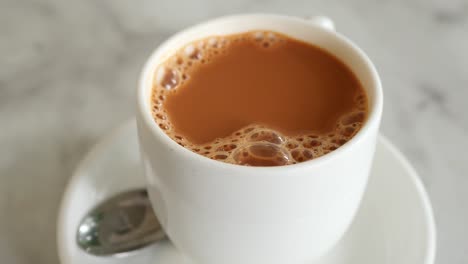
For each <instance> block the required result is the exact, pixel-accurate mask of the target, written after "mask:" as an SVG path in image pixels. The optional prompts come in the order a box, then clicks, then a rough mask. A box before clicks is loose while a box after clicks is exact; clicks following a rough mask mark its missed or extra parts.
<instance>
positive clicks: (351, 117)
mask: <svg viewBox="0 0 468 264" xmlns="http://www.w3.org/2000/svg"><path fill="white" fill-rule="evenodd" d="M365 117H366V114H365V113H364V112H363V111H359V112H352V113H349V114H347V115H345V116H344V117H342V119H341V123H342V124H343V125H350V124H353V123H362V122H364V118H365Z"/></svg>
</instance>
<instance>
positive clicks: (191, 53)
mask: <svg viewBox="0 0 468 264" xmlns="http://www.w3.org/2000/svg"><path fill="white" fill-rule="evenodd" d="M184 52H185V55H186V56H187V57H189V58H190V59H195V60H199V59H201V58H202V53H201V51H200V49H199V48H197V47H195V46H194V45H188V46H187V47H185V50H184ZM189 65H191V63H189Z"/></svg>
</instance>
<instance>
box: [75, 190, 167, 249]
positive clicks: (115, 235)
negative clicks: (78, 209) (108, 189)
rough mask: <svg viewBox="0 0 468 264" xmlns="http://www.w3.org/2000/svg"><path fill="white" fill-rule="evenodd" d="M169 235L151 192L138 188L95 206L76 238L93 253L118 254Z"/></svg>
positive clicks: (86, 217) (84, 220)
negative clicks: (166, 232) (150, 195)
mask: <svg viewBox="0 0 468 264" xmlns="http://www.w3.org/2000/svg"><path fill="white" fill-rule="evenodd" d="M164 238H165V234H164V231H163V230H162V228H161V225H160V224H159V221H158V219H157V218H156V216H155V214H154V212H153V209H152V208H151V203H150V201H149V199H148V193H147V192H146V190H144V189H137V190H132V191H127V192H124V193H120V194H117V195H116V196H113V197H111V198H110V199H108V200H106V201H104V202H102V203H101V204H99V205H97V206H96V207H95V208H94V209H92V210H91V211H90V212H89V213H88V214H87V215H86V216H85V217H84V218H83V220H82V221H81V222H80V224H79V226H78V231H77V237H76V241H77V244H78V246H79V247H80V248H82V249H83V250H85V251H86V252H88V253H90V254H92V255H99V256H103V255H115V254H121V253H128V252H129V251H133V250H136V249H140V248H143V247H145V246H147V245H149V244H152V243H155V242H157V241H160V240H162V239H164Z"/></svg>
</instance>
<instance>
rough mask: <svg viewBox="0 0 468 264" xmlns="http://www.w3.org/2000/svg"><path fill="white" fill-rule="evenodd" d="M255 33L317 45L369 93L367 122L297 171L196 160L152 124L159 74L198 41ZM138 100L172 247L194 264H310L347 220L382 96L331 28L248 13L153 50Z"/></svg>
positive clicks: (366, 66)
mask: <svg viewBox="0 0 468 264" xmlns="http://www.w3.org/2000/svg"><path fill="white" fill-rule="evenodd" d="M251 30H272V31H276V32H280V33H283V34H285V35H288V36H290V37H292V38H295V39H299V40H303V41H306V42H309V43H312V44H314V45H317V46H320V47H322V48H324V49H325V50H327V51H329V52H331V53H332V54H334V55H335V56H336V57H338V58H339V59H340V60H342V61H343V62H344V63H345V64H346V65H348V66H349V67H350V68H351V69H352V71H353V72H354V73H355V74H356V76H357V77H358V79H359V80H360V81H361V83H362V84H363V86H364V88H365V90H366V91H367V94H368V98H369V116H368V120H367V121H366V122H365V124H364V126H363V127H362V128H361V130H360V131H359V132H358V133H357V134H356V135H355V136H354V137H353V138H352V139H351V140H350V141H348V142H347V143H345V144H344V145H343V146H341V147H340V148H338V149H337V150H335V151H332V152H331V153H329V154H326V155H324V156H322V157H319V158H316V159H313V160H309V161H306V162H302V163H298V164H295V165H287V166H279V167H248V166H240V165H233V164H228V163H224V162H220V161H215V160H211V159H209V158H206V157H204V156H201V155H198V154H195V153H194V152H191V151H190V150H188V149H185V148H184V147H181V146H179V145H178V144H177V143H176V142H174V141H173V140H171V139H170V138H169V137H168V136H167V135H166V134H165V133H164V132H163V131H162V130H161V129H160V128H159V127H158V126H157V125H156V123H155V122H154V120H153V117H152V115H151V111H150V95H151V91H152V83H153V75H154V72H155V69H156V67H157V66H158V65H159V64H160V63H161V62H163V61H164V60H165V59H166V58H167V57H168V56H171V55H172V54H173V53H174V52H175V51H176V50H177V49H179V48H180V47H182V46H184V45H185V44H188V43H190V42H192V41H194V40H198V39H201V38H206V37H208V36H213V35H216V36H219V35H226V34H233V33H240V32H245V31H251ZM220 88H221V89H222V87H220ZM137 100H138V110H137V115H136V116H137V124H138V133H139V140H140V148H141V153H142V160H143V164H144V169H145V174H146V179H147V183H148V186H147V187H148V191H149V194H150V198H151V202H152V204H153V208H154V210H155V212H156V215H157V216H158V218H159V220H160V221H161V224H162V226H163V227H164V230H165V231H166V233H167V234H168V236H169V238H170V239H171V241H172V242H173V243H174V245H175V246H176V247H177V248H178V249H179V250H180V251H181V252H183V253H185V254H186V255H187V256H188V257H189V258H191V259H192V260H193V261H194V263H200V264H220V263H222V264H241V263H242V264H254V263H255V264H263V263H268V264H284V263H289V264H299V263H306V262H307V261H308V260H312V259H314V258H316V257H318V256H320V255H322V254H324V253H325V252H326V251H327V250H329V249H330V248H332V247H333V245H335V244H336V243H337V241H338V240H339V239H340V238H341V237H342V235H343V233H344V232H345V231H346V229H347V228H348V226H349V225H350V223H351V221H352V220H353V217H354V215H355V213H356V211H357V209H358V207H359V203H360V201H361V197H362V195H363V193H364V189H365V187H366V183H367V179H368V175H369V170H370V167H371V164H372V158H373V154H374V148H375V145H376V138H377V134H378V128H379V123H380V119H381V114H382V104H383V103H382V89H381V84H380V80H379V76H378V74H377V72H376V70H375V68H374V66H373V64H372V63H371V61H370V60H369V58H368V57H367V56H366V55H365V54H364V53H363V52H362V51H361V50H360V49H359V48H358V47H357V46H356V45H355V44H353V43H352V42H351V41H349V40H348V39H347V38H345V37H344V36H342V35H340V34H339V33H337V32H336V31H335V30H334V28H333V23H332V22H331V21H330V20H328V19H326V18H323V17H319V18H314V19H311V20H305V19H300V18H294V17H287V16H278V15H265V14H248V15H235V16H229V17H223V18H219V19H215V20H211V21H208V22H206V23H202V24H199V25H196V26H193V27H191V28H189V29H186V30H184V31H182V32H180V33H178V34H176V35H174V36H173V37H171V38H170V39H168V40H167V41H166V42H164V43H163V44H162V45H160V46H159V47H158V48H157V49H156V50H155V51H154V53H153V54H152V55H151V57H150V58H149V60H148V61H147V63H146V65H145V67H144V69H143V72H142V75H141V79H140V83H139V88H138V99H137Z"/></svg>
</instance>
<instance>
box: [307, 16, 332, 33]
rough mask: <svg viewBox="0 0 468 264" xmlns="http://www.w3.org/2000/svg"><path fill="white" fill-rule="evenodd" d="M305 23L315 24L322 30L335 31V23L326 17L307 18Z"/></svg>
mask: <svg viewBox="0 0 468 264" xmlns="http://www.w3.org/2000/svg"><path fill="white" fill-rule="evenodd" d="M307 21H309V22H310V23H311V24H315V25H317V26H319V27H322V28H324V29H327V30H330V31H335V23H333V20H331V19H330V18H328V17H326V16H314V17H311V18H308V19H307Z"/></svg>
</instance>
